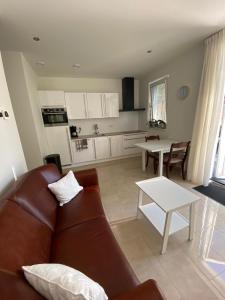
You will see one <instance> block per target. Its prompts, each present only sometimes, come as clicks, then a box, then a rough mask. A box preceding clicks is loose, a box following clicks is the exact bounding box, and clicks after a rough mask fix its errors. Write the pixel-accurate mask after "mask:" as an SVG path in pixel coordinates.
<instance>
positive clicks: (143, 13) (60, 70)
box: [0, 0, 225, 78]
mask: <svg viewBox="0 0 225 300" xmlns="http://www.w3.org/2000/svg"><path fill="white" fill-rule="evenodd" d="M223 27H225V1H224V0H155V1H153V0H112V1H107V0H61V1H57V0H45V1H44V0H39V1H38V0H19V1H18V0H0V49H1V50H12V51H22V52H24V55H25V57H26V58H27V59H28V61H29V62H30V63H31V64H32V67H33V68H34V70H35V71H36V72H37V74H39V75H41V76H73V77H104V78H121V77H124V76H135V77H138V76H140V75H141V74H144V73H146V72H149V71H150V70H151V69H153V68H156V67H157V65H159V64H162V63H164V62H166V61H168V60H170V59H171V58H173V57H175V56H176V55H178V54H179V53H181V52H183V51H185V50H186V49H188V48H190V47H191V46H193V45H195V44H196V43H199V42H200V41H202V40H203V39H204V38H205V37H207V36H208V35H210V34H212V33H213V32H216V31H217V30H219V29H221V28H223ZM33 36H39V37H40V41H39V42H35V41H33V40H32V37H33ZM149 49H151V50H152V53H151V54H148V53H146V51H147V50H149ZM40 60H41V61H44V62H45V65H44V66H40V65H37V64H36V62H37V61H40ZM73 64H80V65H81V68H80V69H74V68H73V67H72V65H73Z"/></svg>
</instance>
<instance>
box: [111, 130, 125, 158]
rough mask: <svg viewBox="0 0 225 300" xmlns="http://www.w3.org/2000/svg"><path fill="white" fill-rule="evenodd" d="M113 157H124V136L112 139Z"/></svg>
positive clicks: (116, 136)
mask: <svg viewBox="0 0 225 300" xmlns="http://www.w3.org/2000/svg"><path fill="white" fill-rule="evenodd" d="M110 147H111V156H112V157H117V156H122V155H123V154H124V153H123V136H122V135H115V136H111V137H110Z"/></svg>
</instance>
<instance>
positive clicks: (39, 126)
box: [22, 55, 47, 164]
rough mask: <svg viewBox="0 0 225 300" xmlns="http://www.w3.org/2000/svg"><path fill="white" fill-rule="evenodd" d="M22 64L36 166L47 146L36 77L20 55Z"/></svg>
mask: <svg viewBox="0 0 225 300" xmlns="http://www.w3.org/2000/svg"><path fill="white" fill-rule="evenodd" d="M22 63H23V69H24V75H25V80H26V86H27V91H28V95H29V100H30V105H31V110H32V115H33V120H34V126H35V128H36V134H35V135H36V137H37V138H38V145H39V148H38V159H37V162H36V164H40V163H42V157H44V156H45V154H46V153H47V145H46V140H45V132H44V125H43V120H42V115H41V110H40V104H39V96H38V77H37V75H36V74H35V73H34V71H33V69H32V67H31V66H30V64H29V63H28V62H27V60H26V59H25V57H24V56H23V55H22ZM40 152H41V161H40Z"/></svg>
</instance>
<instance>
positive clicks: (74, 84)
mask: <svg viewBox="0 0 225 300" xmlns="http://www.w3.org/2000/svg"><path fill="white" fill-rule="evenodd" d="M134 84H135V100H134V102H135V103H134V105H135V107H139V81H138V80H135V83H134ZM38 88H39V90H63V91H66V92H115V93H119V94H120V108H122V81H121V79H105V78H61V77H39V78H38ZM70 123H71V124H74V125H77V126H79V127H81V128H82V132H81V134H90V133H93V131H94V128H93V125H94V124H96V123H98V125H99V128H100V131H101V132H103V133H105V132H115V131H125V130H136V129H138V112H122V113H120V117H119V118H113V119H95V120H79V121H72V122H70Z"/></svg>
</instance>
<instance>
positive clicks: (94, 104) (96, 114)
mask: <svg viewBox="0 0 225 300" xmlns="http://www.w3.org/2000/svg"><path fill="white" fill-rule="evenodd" d="M86 105H87V118H89V119H97V118H102V117H103V110H102V94H101V93H86Z"/></svg>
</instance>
